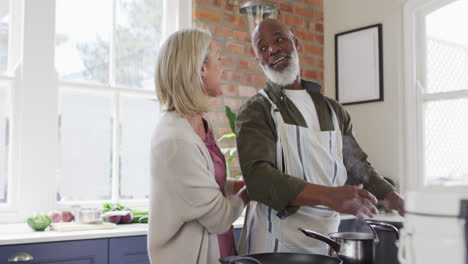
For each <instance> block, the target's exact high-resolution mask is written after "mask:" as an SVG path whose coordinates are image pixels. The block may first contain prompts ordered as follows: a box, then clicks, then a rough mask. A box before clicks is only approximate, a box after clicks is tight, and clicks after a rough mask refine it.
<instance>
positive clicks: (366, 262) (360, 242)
mask: <svg viewBox="0 0 468 264" xmlns="http://www.w3.org/2000/svg"><path fill="white" fill-rule="evenodd" d="M365 222H366V223H367V224H368V225H369V226H370V228H371V229H372V233H361V232H337V233H331V234H328V236H324V235H322V234H319V233H317V232H314V231H310V230H306V229H302V228H299V230H301V231H302V233H304V234H305V235H306V236H308V237H311V238H314V239H317V240H320V241H322V242H325V243H327V244H328V245H329V246H330V248H329V255H330V256H336V257H338V258H340V259H342V260H343V264H373V263H375V246H376V245H377V244H378V243H379V237H378V235H377V232H376V231H375V229H374V228H375V227H376V226H379V227H384V228H388V229H390V230H393V231H394V232H395V233H396V235H397V238H398V236H399V232H398V229H397V228H396V227H395V226H393V225H390V224H386V223H381V222H374V221H368V220H366V221H365Z"/></svg>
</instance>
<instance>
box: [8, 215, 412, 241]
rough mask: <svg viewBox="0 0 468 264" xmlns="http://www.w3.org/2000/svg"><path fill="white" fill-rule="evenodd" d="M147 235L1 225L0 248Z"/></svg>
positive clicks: (123, 228)
mask: <svg viewBox="0 0 468 264" xmlns="http://www.w3.org/2000/svg"><path fill="white" fill-rule="evenodd" d="M355 218H356V217H355V216H353V215H341V220H347V219H355ZM404 219H405V218H403V217H401V216H400V215H398V214H397V213H395V212H391V213H380V214H379V215H377V216H376V217H374V218H373V220H378V221H386V222H404ZM243 224H244V217H239V219H237V220H236V221H235V222H234V224H233V225H234V228H242V226H243ZM147 233H148V224H131V225H118V226H117V228H115V229H107V230H87V231H72V232H56V231H50V230H49V231H44V232H34V231H32V230H31V229H30V228H29V227H28V225H27V224H1V225H0V246H2V245H15V244H29V243H42V242H57V241H70V240H86V239H98V238H112V237H126V236H144V235H147Z"/></svg>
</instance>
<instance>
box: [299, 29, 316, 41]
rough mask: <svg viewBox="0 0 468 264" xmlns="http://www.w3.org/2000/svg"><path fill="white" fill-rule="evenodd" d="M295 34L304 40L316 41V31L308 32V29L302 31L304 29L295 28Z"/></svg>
mask: <svg viewBox="0 0 468 264" xmlns="http://www.w3.org/2000/svg"><path fill="white" fill-rule="evenodd" d="M294 35H295V36H296V38H298V39H300V40H302V41H309V42H313V41H314V35H315V34H314V33H312V32H307V31H302V30H295V31H294Z"/></svg>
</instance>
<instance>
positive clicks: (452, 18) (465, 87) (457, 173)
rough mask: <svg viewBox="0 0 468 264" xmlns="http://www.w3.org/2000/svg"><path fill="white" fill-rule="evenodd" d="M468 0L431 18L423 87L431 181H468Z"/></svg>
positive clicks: (426, 156)
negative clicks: (465, 26)
mask: <svg viewBox="0 0 468 264" xmlns="http://www.w3.org/2000/svg"><path fill="white" fill-rule="evenodd" d="M467 13H468V0H462V1H455V2H453V3H451V4H448V5H446V6H444V7H442V8H440V9H437V10H435V11H433V12H432V13H429V14H428V15H426V17H425V25H426V28H425V29H426V30H425V32H426V37H425V43H426V53H425V59H424V61H425V71H424V81H423V83H425V87H424V89H423V91H422V99H423V103H422V108H423V112H422V113H423V118H422V120H423V137H424V143H423V146H424V153H423V155H424V177H425V183H426V184H450V185H452V184H455V185H458V184H468V140H467V138H466V135H467V134H468V122H466V116H467V115H468V35H467V34H461V33H460V32H465V28H464V25H467V24H468V16H466V14H467Z"/></svg>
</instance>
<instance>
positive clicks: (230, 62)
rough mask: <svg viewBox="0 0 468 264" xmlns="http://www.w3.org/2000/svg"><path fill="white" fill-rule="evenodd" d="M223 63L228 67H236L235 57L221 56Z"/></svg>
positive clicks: (232, 68)
mask: <svg viewBox="0 0 468 264" xmlns="http://www.w3.org/2000/svg"><path fill="white" fill-rule="evenodd" d="M221 63H222V64H223V66H224V67H226V68H228V69H231V70H234V69H235V68H236V59H235V58H233V57H227V56H223V57H221Z"/></svg>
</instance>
